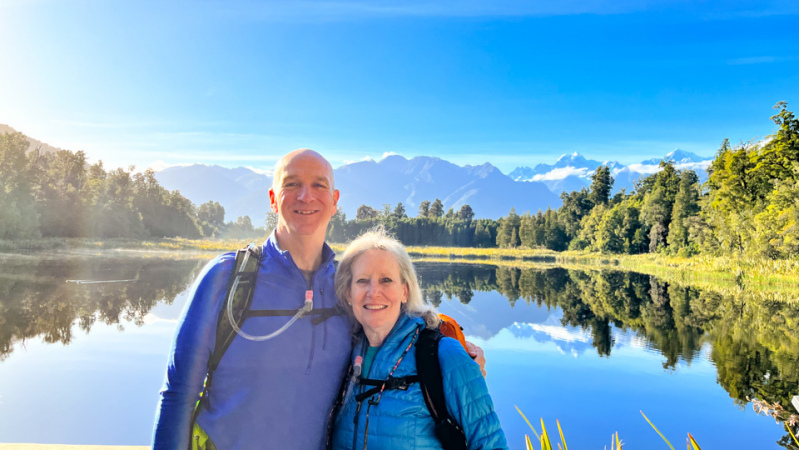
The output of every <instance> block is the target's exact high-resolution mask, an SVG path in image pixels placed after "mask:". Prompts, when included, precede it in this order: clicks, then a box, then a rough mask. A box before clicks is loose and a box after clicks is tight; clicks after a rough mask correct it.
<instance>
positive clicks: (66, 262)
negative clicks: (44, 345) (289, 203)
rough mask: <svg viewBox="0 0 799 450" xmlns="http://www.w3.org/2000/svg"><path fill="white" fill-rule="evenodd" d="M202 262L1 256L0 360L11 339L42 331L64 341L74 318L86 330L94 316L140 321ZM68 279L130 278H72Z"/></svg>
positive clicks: (173, 293)
mask: <svg viewBox="0 0 799 450" xmlns="http://www.w3.org/2000/svg"><path fill="white" fill-rule="evenodd" d="M203 265H204V262H203V261H197V260H183V261H175V260H167V259H163V260H162V259H131V258H124V259H111V258H104V257H100V258H81V259H27V258H26V259H21V260H15V261H9V260H6V261H3V271H2V273H0V361H2V360H3V359H5V358H6V357H8V355H9V354H11V352H12V351H13V346H14V343H15V342H17V341H23V342H24V341H25V340H27V339H31V338H34V337H37V336H41V337H42V339H43V340H44V341H45V342H49V343H55V342H60V343H63V344H69V343H70V342H71V340H72V336H73V324H75V323H77V326H78V328H80V329H81V330H83V331H85V332H87V333H88V332H89V331H90V330H91V328H92V325H94V323H95V322H97V321H100V322H101V323H104V324H109V325H114V324H116V325H118V326H120V327H121V325H120V323H121V322H123V321H130V322H133V323H134V324H137V325H141V324H142V323H143V319H144V316H146V315H147V313H148V312H150V310H151V309H152V308H153V307H154V306H155V305H156V304H158V303H159V302H165V303H167V304H171V303H172V301H174V299H175V297H176V296H177V295H178V294H179V293H181V292H183V291H184V290H186V289H187V288H188V287H189V285H190V283H191V282H192V280H193V279H194V277H195V276H196V275H197V273H198V272H199V270H200V269H201V268H202V266H203ZM67 280H133V281H130V282H120V283H98V284H76V283H67Z"/></svg>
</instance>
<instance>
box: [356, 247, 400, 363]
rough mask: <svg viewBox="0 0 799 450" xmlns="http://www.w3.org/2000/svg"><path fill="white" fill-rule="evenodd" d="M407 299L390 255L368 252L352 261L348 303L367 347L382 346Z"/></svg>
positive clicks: (395, 262) (381, 252) (394, 262)
mask: <svg viewBox="0 0 799 450" xmlns="http://www.w3.org/2000/svg"><path fill="white" fill-rule="evenodd" d="M407 299H408V285H407V284H406V283H405V282H403V281H402V279H401V278H400V269H399V264H397V261H396V260H395V259H394V257H393V256H392V255H391V254H390V253H388V252H386V251H383V250H374V249H373V250H368V251H366V252H365V253H364V254H362V255H361V256H359V257H358V258H357V259H356V260H355V261H354V262H353V264H352V282H351V283H350V292H349V301H350V303H351V304H352V311H353V313H354V314H355V319H356V320H357V321H358V322H359V323H360V324H361V325H362V326H363V331H364V334H366V337H367V339H369V345H371V346H373V347H376V346H379V345H382V344H383V341H384V340H385V338H386V336H388V333H389V332H390V331H391V328H392V327H394V324H395V323H396V322H397V319H398V318H399V314H400V305H401V304H402V303H405V301H406V300H407Z"/></svg>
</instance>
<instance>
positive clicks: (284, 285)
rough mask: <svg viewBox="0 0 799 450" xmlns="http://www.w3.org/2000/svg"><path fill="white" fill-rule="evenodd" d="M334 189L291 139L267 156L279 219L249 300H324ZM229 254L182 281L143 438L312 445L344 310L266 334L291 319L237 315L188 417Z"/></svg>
mask: <svg viewBox="0 0 799 450" xmlns="http://www.w3.org/2000/svg"><path fill="white" fill-rule="evenodd" d="M338 198H339V192H338V190H336V189H335V186H334V180H333V168H332V167H331V166H330V163H329V162H328V161H327V160H326V159H325V158H323V157H322V155H320V154H319V153H316V152H315V151H313V150H309V149H300V150H295V151H293V152H291V153H289V154H287V155H286V156H284V157H283V158H282V159H281V160H280V161H279V162H278V163H277V165H276V166H275V173H274V180H273V183H272V188H271V189H270V190H269V200H270V204H271V209H272V211H273V212H275V213H276V214H277V215H278V224H277V227H276V228H275V230H274V232H273V233H272V235H271V236H270V237H269V238H268V239H267V240H266V242H264V243H263V245H262V248H263V257H262V261H261V263H260V266H259V270H258V276H257V278H256V285H255V294H254V297H253V300H252V304H251V306H250V310H261V311H269V310H297V311H299V310H301V309H302V308H303V307H304V305H305V304H306V299H310V300H311V302H312V305H313V310H320V309H321V310H328V309H330V308H334V307H335V305H336V303H337V300H336V296H335V289H334V285H333V277H334V273H335V267H334V265H333V260H334V257H335V255H334V253H333V251H332V250H331V249H330V247H329V246H328V245H327V244H326V243H325V233H326V231H327V225H328V222H329V221H330V218H331V217H332V216H333V214H335V212H336V207H337V204H338ZM234 263H235V254H234V253H226V254H224V255H222V256H220V257H218V258H216V259H214V260H213V261H211V262H210V263H209V264H208V265H207V266H206V267H205V269H204V270H203V272H202V273H201V274H200V276H199V277H198V278H197V281H196V282H195V284H194V286H193V287H192V290H191V293H190V296H189V300H188V302H187V304H186V307H185V309H184V311H183V314H182V316H181V319H180V321H179V323H178V327H177V332H176V335H175V341H174V344H173V346H172V351H171V353H170V358H169V363H168V367H167V374H166V380H165V383H164V388H163V389H162V391H161V398H160V401H159V404H158V412H157V416H156V424H155V431H154V437H153V448H156V449H186V448H205V449H212V448H218V449H263V448H276V449H303V450H307V449H322V448H324V447H325V442H326V435H327V425H328V420H329V415H330V411H331V407H332V405H333V403H334V400H335V397H336V396H337V395H338V394H339V389H340V386H341V381H342V379H343V377H344V376H345V371H346V370H347V364H348V362H349V355H350V351H351V345H352V343H351V325H350V322H349V319H348V318H347V317H346V316H343V315H333V316H329V315H326V317H328V318H327V319H325V320H323V321H321V322H320V321H319V320H318V319H317V320H314V318H313V317H314V316H310V317H309V316H304V315H298V320H296V321H295V322H294V323H292V324H291V325H290V326H289V327H288V328H286V329H285V330H284V331H282V332H281V333H279V334H278V335H277V336H274V337H271V338H269V339H266V340H261V341H255V340H252V338H256V339H258V338H264V337H267V336H269V335H271V334H274V333H275V332H276V330H279V329H281V328H282V327H283V326H284V325H285V324H286V323H287V322H288V321H289V319H290V318H288V317H286V316H266V315H258V316H255V317H250V318H248V319H247V320H245V321H244V323H243V324H242V326H241V332H240V333H239V335H238V336H235V338H234V339H233V340H232V343H231V345H230V347H229V348H228V349H227V351H226V352H225V353H224V357H223V358H222V359H221V361H220V362H219V365H218V367H217V368H216V370H215V371H214V372H213V383H212V385H211V386H210V387H209V388H208V389H207V390H206V391H205V395H204V397H203V399H202V400H201V401H200V406H199V407H198V409H197V411H198V413H197V416H196V419H195V420H194V422H193V421H192V415H193V413H194V410H195V405H196V404H197V401H198V398H199V397H198V395H199V393H200V392H202V391H203V382H204V380H205V377H206V374H207V371H208V367H207V366H208V360H209V358H210V356H211V354H212V352H213V350H214V345H215V338H216V326H217V320H218V319H219V318H220V317H224V316H220V310H221V308H222V306H223V305H224V303H225V302H224V297H225V294H226V291H227V286H228V280H229V279H230V274H231V272H232V270H233V266H234ZM330 310H331V311H332V309H330ZM317 317H319V316H317ZM315 322H316V323H315ZM247 336H249V337H247ZM476 351H477V352H478V353H480V357H482V351H481V350H479V349H477V350H476ZM483 363H484V360H483ZM481 365H482V364H481ZM192 424H193V427H192ZM192 428H193V429H192Z"/></svg>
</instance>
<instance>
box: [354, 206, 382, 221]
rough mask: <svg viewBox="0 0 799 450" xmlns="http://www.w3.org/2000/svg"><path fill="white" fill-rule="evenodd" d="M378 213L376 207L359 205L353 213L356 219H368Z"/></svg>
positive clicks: (373, 217)
mask: <svg viewBox="0 0 799 450" xmlns="http://www.w3.org/2000/svg"><path fill="white" fill-rule="evenodd" d="M379 214H380V213H378V212H377V210H376V209H374V208H372V207H371V206H367V205H361V206H359V207H358V211H357V212H356V213H355V219H356V220H369V219H376V218H377V216H378V215H379Z"/></svg>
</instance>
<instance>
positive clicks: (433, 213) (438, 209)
mask: <svg viewBox="0 0 799 450" xmlns="http://www.w3.org/2000/svg"><path fill="white" fill-rule="evenodd" d="M443 215H444V204H443V203H441V200H439V199H435V200H434V201H433V203H432V204H431V205H430V215H429V217H432V218H434V219H440V218H441V217H442V216H443Z"/></svg>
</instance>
